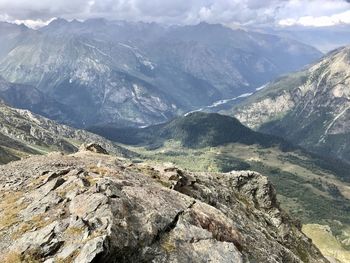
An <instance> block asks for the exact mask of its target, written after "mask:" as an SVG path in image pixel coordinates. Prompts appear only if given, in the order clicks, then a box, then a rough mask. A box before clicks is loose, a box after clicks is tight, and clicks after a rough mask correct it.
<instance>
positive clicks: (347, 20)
mask: <svg viewBox="0 0 350 263" xmlns="http://www.w3.org/2000/svg"><path fill="white" fill-rule="evenodd" d="M339 24H350V10H348V11H345V12H342V13H340V14H335V15H331V16H318V17H314V16H303V17H300V18H298V19H293V18H287V19H282V20H280V21H279V25H281V26H295V25H298V26H313V27H324V26H335V25H339Z"/></svg>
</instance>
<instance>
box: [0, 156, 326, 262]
mask: <svg viewBox="0 0 350 263" xmlns="http://www.w3.org/2000/svg"><path fill="white" fill-rule="evenodd" d="M0 193H1V198H0V255H1V257H2V259H1V262H21V261H24V262H46V263H49V262H77V263H85V262H86V263H88V262H209V261H210V262H315V263H316V262H317V263H319V262H327V260H326V259H324V258H323V256H322V255H321V254H320V252H319V251H318V250H317V249H316V248H315V246H314V245H313V244H312V243H311V241H310V240H309V239H308V238H307V237H306V236H305V235H304V234H303V233H302V232H301V231H300V229H299V228H298V226H297V225H295V224H294V223H293V222H292V221H291V220H290V219H289V217H288V216H287V215H286V214H285V213H284V212H283V211H282V210H281V209H280V208H279V205H278V202H277V200H276V194H275V191H274V188H273V186H272V185H271V184H270V183H269V181H268V180H267V179H266V178H265V177H264V176H262V175H260V174H257V173H255V172H231V173H226V174H209V173H189V172H187V171H182V170H180V169H178V168H176V167H171V166H164V167H163V166H149V165H147V164H132V163H128V162H126V161H125V160H121V159H118V158H116V157H113V156H110V155H105V154H98V153H94V152H91V151H81V152H78V153H76V154H73V155H62V154H59V153H53V154H50V155H49V156H45V157H32V158H28V159H25V160H22V161H17V162H12V163H10V164H7V165H3V166H0ZM16 260H17V261H16Z"/></svg>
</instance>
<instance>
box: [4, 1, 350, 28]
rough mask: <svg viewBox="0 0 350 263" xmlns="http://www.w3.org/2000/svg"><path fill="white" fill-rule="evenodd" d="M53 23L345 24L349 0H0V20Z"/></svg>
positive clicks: (349, 16) (349, 20)
mask: <svg viewBox="0 0 350 263" xmlns="http://www.w3.org/2000/svg"><path fill="white" fill-rule="evenodd" d="M56 17H62V18H65V19H68V20H71V19H79V20H85V19H88V18H97V17H104V18H107V19H110V20H132V21H145V22H152V21H154V22H161V23H167V24H196V23H198V22H201V21H206V22H209V23H222V24H227V25H253V26H259V25H272V26H285V27H288V26H295V25H299V26H318V27H319V26H331V25H338V24H350V0H0V20H3V21H9V22H16V23H22V22H24V23H25V24H26V25H29V26H32V27H38V26H41V25H43V24H45V23H48V22H49V21H51V20H52V19H54V18H56Z"/></svg>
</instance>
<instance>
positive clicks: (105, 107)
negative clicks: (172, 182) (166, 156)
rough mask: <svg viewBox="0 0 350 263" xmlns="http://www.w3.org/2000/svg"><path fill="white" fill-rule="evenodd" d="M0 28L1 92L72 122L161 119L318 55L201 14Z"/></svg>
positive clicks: (244, 88) (144, 122)
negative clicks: (167, 21) (179, 22)
mask: <svg viewBox="0 0 350 263" xmlns="http://www.w3.org/2000/svg"><path fill="white" fill-rule="evenodd" d="M0 32H1V35H0V42H1V44H0V45H1V49H2V50H1V53H0V76H2V78H3V79H4V80H5V81H6V82H9V84H8V85H9V86H14V85H15V86H16V87H12V88H10V89H6V94H5V95H1V96H3V99H4V100H5V101H6V100H8V103H9V104H10V105H12V106H14V107H21V108H26V109H31V110H32V111H34V112H35V113H39V114H42V115H44V116H46V117H49V118H52V119H54V120H57V121H59V122H61V123H66V124H70V125H73V126H76V127H89V126H91V125H94V124H97V123H98V124H106V123H114V124H116V125H118V126H130V125H138V126H142V125H149V124H152V123H158V122H164V121H166V120H168V119H170V118H172V117H174V116H175V115H178V114H181V113H185V112H187V111H191V110H193V109H196V108H199V107H202V106H205V105H209V104H211V103H213V102H214V101H217V100H220V99H227V98H231V97H235V96H238V95H241V94H242V93H246V92H251V91H253V90H255V89H256V88H257V87H259V86H260V85H262V84H264V83H265V82H267V81H270V80H272V79H273V78H275V77H277V76H278V75H280V74H282V73H286V72H290V71H293V70H297V69H300V68H301V67H303V66H304V65H306V64H308V63H311V62H313V61H315V60H316V59H318V58H319V57H320V56H321V55H322V54H321V53H320V52H319V51H318V50H316V49H315V48H313V47H311V46H307V45H305V44H301V43H299V42H297V41H295V40H291V39H288V38H283V37H277V36H274V35H269V34H262V33H256V32H250V31H246V30H232V29H229V28H227V27H224V26H222V25H219V24H207V23H200V24H198V25H193V26H164V25H160V24H156V23H150V24H148V23H141V22H140V23H131V22H124V21H107V20H104V19H92V20H87V21H85V22H79V21H76V20H73V21H71V22H68V21H66V20H64V19H56V20H54V21H52V22H51V23H50V24H49V25H48V26H45V27H43V28H40V29H38V30H32V29H29V28H26V27H25V26H16V25H12V24H7V23H1V24H0ZM285 61H288V63H285ZM2 82H3V81H2ZM13 83H15V84H13ZM18 85H20V86H18ZM31 94H33V95H32V96H31ZM20 98H26V99H25V101H22V100H21V99H20Z"/></svg>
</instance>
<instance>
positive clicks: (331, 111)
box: [233, 46, 350, 162]
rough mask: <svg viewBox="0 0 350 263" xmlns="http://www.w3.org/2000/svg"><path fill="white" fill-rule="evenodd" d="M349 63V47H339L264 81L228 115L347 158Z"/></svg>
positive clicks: (349, 151) (349, 149)
mask: <svg viewBox="0 0 350 263" xmlns="http://www.w3.org/2000/svg"><path fill="white" fill-rule="evenodd" d="M349 69H350V47H349V46H347V47H344V48H339V49H337V50H334V51H332V52H330V53H329V54H328V55H327V56H325V57H324V58H323V59H322V60H320V61H319V62H318V63H316V64H314V65H312V66H310V67H309V68H307V69H306V70H304V71H301V72H298V73H294V74H290V75H287V76H286V77H283V78H281V79H279V80H277V81H275V82H273V83H272V84H270V85H268V86H267V87H266V88H265V89H264V90H261V91H259V92H257V93H256V94H254V95H253V96H251V97H250V98H249V99H248V100H247V101H245V102H242V103H241V104H239V105H237V106H236V107H235V108H234V110H233V115H234V116H236V117H237V118H238V119H239V120H241V121H242V122H243V123H245V124H246V125H248V126H249V127H253V128H256V129H259V130H261V131H264V132H267V133H272V134H275V135H279V136H282V137H284V138H287V139H288V140H291V141H293V142H294V143H297V144H299V145H301V146H303V147H305V148H307V149H309V150H312V151H314V152H317V153H319V154H323V155H328V156H329V155H331V156H333V157H336V158H341V159H343V160H345V161H347V162H350V144H349V142H350V133H349V127H350V122H349V120H350V115H349V114H350V110H349V109H350V93H349V87H350V70H349Z"/></svg>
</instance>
